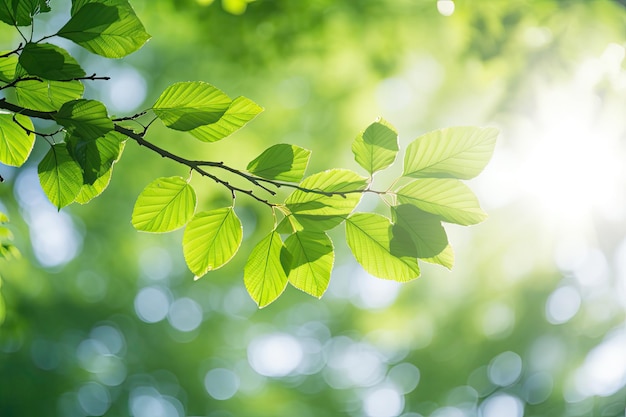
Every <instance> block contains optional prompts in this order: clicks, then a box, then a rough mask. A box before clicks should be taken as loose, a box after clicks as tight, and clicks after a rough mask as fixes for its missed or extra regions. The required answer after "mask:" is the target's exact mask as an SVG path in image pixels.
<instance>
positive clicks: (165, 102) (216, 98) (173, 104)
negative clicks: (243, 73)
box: [152, 81, 232, 131]
mask: <svg viewBox="0 0 626 417" xmlns="http://www.w3.org/2000/svg"><path fill="white" fill-rule="evenodd" d="M231 102H232V100H231V99H230V97H228V96H227V95H226V94H224V93H223V92H222V91H221V90H219V89H217V88H215V87H213V86H212V85H211V84H208V83H205V82H201V81H191V82H180V83H176V84H173V85H171V86H169V87H167V88H166V89H165V91H163V93H162V94H161V96H160V97H159V99H158V100H157V101H156V103H154V106H152V110H153V111H154V114H156V116H157V117H158V118H159V119H161V120H162V121H163V123H164V124H165V126H167V127H169V128H170V129H175V130H182V131H189V130H192V129H196V128H198V127H200V126H206V125H209V124H212V123H215V122H217V121H218V120H219V119H220V118H221V117H222V116H223V115H224V113H225V112H226V110H228V108H229V106H230V104H231Z"/></svg>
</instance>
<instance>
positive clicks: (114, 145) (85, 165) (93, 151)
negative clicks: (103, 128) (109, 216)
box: [66, 131, 126, 184]
mask: <svg viewBox="0 0 626 417" xmlns="http://www.w3.org/2000/svg"><path fill="white" fill-rule="evenodd" d="M125 138H126V137H125V136H124V135H122V134H121V133H118V132H115V131H110V132H108V133H106V134H104V135H103V136H100V137H96V138H89V139H83V138H81V137H77V136H70V137H68V138H67V139H66V142H67V147H68V150H69V151H70V155H72V157H73V158H74V160H75V161H76V162H78V164H79V165H80V166H81V168H82V169H83V179H84V183H85V184H93V183H94V182H95V181H96V180H97V179H98V178H100V177H101V176H102V175H104V174H105V173H106V172H108V171H109V169H110V168H111V166H112V165H113V162H115V161H116V160H117V159H118V158H119V156H120V151H121V149H122V142H123V141H124V139H125Z"/></svg>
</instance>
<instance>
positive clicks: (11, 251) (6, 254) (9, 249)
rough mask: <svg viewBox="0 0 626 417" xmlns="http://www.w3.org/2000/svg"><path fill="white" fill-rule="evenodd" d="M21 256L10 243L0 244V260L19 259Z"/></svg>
mask: <svg viewBox="0 0 626 417" xmlns="http://www.w3.org/2000/svg"><path fill="white" fill-rule="evenodd" d="M20 256H21V254H20V251H19V249H17V247H15V245H13V244H11V243H2V244H0V258H3V259H6V260H11V259H19V257H20Z"/></svg>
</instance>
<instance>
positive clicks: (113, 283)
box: [0, 0, 626, 417]
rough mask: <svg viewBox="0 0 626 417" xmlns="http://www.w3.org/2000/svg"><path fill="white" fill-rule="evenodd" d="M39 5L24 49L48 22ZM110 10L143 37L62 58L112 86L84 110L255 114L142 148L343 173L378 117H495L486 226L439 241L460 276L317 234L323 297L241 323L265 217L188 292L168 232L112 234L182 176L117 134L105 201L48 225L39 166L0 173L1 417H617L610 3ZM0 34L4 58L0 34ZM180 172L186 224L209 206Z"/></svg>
mask: <svg viewBox="0 0 626 417" xmlns="http://www.w3.org/2000/svg"><path fill="white" fill-rule="evenodd" d="M52 3H53V4H52V6H53V8H54V10H53V13H51V14H48V15H46V16H42V19H40V20H39V21H38V22H39V23H38V26H37V31H40V32H41V33H42V34H44V33H45V34H49V33H53V32H54V31H56V30H57V29H58V28H59V27H60V26H61V25H62V24H63V22H64V19H66V18H67V16H68V14H69V2H68V1H55V2H52ZM131 3H132V5H133V6H134V7H135V9H136V11H137V14H138V16H139V17H140V18H141V20H142V21H143V22H144V25H145V26H146V29H147V31H148V32H149V33H150V34H151V35H152V36H153V39H152V40H151V41H150V42H149V43H148V44H146V45H145V46H144V48H143V49H141V50H140V51H139V52H137V53H135V54H133V55H131V56H129V57H127V58H126V59H123V60H106V59H104V58H99V57H97V56H94V55H90V54H89V53H88V52H86V51H84V50H82V49H80V48H78V47H76V46H74V45H72V44H71V43H69V42H68V43H65V42H59V44H62V45H63V46H64V47H67V48H68V49H69V50H70V52H71V53H72V54H73V55H74V56H75V57H76V58H77V59H78V60H79V62H81V63H83V65H84V67H85V69H86V71H87V73H88V74H90V73H92V72H97V73H98V75H109V76H111V77H112V79H111V80H110V81H108V82H106V83H104V82H98V83H94V84H88V88H87V91H86V96H87V97H88V98H93V99H98V100H102V101H103V102H105V103H106V104H107V106H109V109H110V110H111V111H112V112H114V113H116V115H130V114H133V113H135V112H137V111H139V110H142V109H144V108H146V107H149V106H150V105H151V104H152V103H154V101H155V100H156V98H157V97H158V96H159V94H160V93H161V91H163V89H165V87H166V86H168V85H170V84H173V83H174V82H177V81H187V80H203V81H207V82H210V83H212V84H214V85H215V86H217V87H219V88H220V89H222V90H224V91H225V92H226V93H227V94H229V95H230V96H231V97H236V96H239V95H245V96H246V97H249V98H251V99H253V100H254V101H256V102H257V103H259V104H260V105H262V106H264V107H265V109H266V111H265V112H264V113H262V114H261V115H260V116H259V117H258V118H257V119H256V120H255V121H254V122H252V123H251V124H250V125H249V126H248V127H246V128H245V129H243V130H242V131H240V132H238V133H236V134H235V135H233V136H232V137H229V138H227V139H225V140H223V141H221V142H218V143H215V144H208V145H207V144H201V143H200V142H198V141H196V140H195V139H193V138H192V137H191V136H189V135H185V134H183V133H180V132H174V131H168V130H167V129H165V128H163V127H162V126H158V125H157V124H155V126H154V127H153V128H151V131H150V134H149V136H148V138H149V139H151V140H153V141H154V142H156V143H159V144H160V145H162V146H165V147H167V148H168V149H170V150H173V151H176V152H177V153H180V154H181V155H186V156H193V157H194V158H195V157H198V156H201V157H202V158H204V159H211V160H223V161H225V162H227V163H228V164H230V165H232V166H236V167H240V168H245V166H246V164H247V163H248V161H250V160H251V159H253V158H254V157H255V156H256V155H258V154H259V153H260V152H261V151H262V150H263V149H265V148H267V147H269V146H270V145H272V144H275V143H281V142H286V143H293V144H296V145H299V146H302V147H305V148H308V149H311V150H312V151H313V155H312V160H311V164H310V165H309V170H308V173H309V174H311V173H314V172H318V171H321V170H324V169H328V168H333V167H345V168H350V169H354V170H357V171H358V170H359V168H358V166H357V164H356V163H355V162H354V161H353V159H352V158H353V155H352V152H351V150H350V146H351V142H352V140H353V139H354V137H355V136H356V135H357V134H358V133H359V132H360V131H362V130H363V129H364V128H365V127H366V126H367V125H369V123H371V122H372V121H373V120H374V119H375V118H376V117H377V116H382V117H384V118H385V119H387V120H388V121H390V122H391V123H392V124H393V125H395V126H396V128H397V129H398V131H399V133H400V142H401V146H402V147H406V145H407V144H408V143H409V142H410V141H412V140H413V139H415V138H416V137H417V136H419V135H420V134H422V133H425V132H427V131H429V130H433V129H437V128H441V127H447V126H457V125H476V126H494V127H498V128H499V129H500V130H501V135H500V137H499V142H498V146H497V149H496V152H495V155H494V158H493V160H492V161H491V163H490V165H489V166H488V168H487V169H486V170H485V172H484V173H483V174H482V175H481V176H480V177H479V178H477V179H475V180H472V181H471V182H470V183H469V185H470V186H471V187H472V189H474V190H475V192H476V193H477V194H478V196H479V198H480V200H481V202H482V206H483V208H484V209H485V210H486V211H487V212H488V213H489V215H490V217H489V219H488V220H487V221H486V222H484V223H482V224H480V225H478V226H474V227H471V228H463V227H458V226H456V227H455V226H451V227H448V228H447V230H448V233H449V235H450V241H451V243H452V246H453V247H454V250H455V253H456V264H455V268H454V269H453V270H452V271H447V270H444V269H443V268H440V267H437V266H433V265H425V264H424V265H423V267H422V276H421V278H420V279H418V280H416V281H414V282H411V283H409V284H405V285H400V284H397V283H394V282H390V281H384V280H379V279H375V278H373V277H371V276H369V275H368V274H367V273H365V272H364V271H363V270H362V269H361V268H360V267H359V266H358V265H357V264H356V263H355V261H354V260H353V259H352V257H351V255H350V253H349V250H348V249H347V245H346V244H345V241H343V242H342V236H343V231H342V230H336V231H334V232H333V237H335V238H336V239H335V245H336V251H337V259H336V264H335V269H334V272H333V276H332V279H331V284H330V288H329V290H328V291H327V293H326V294H325V296H324V297H323V298H322V299H321V300H317V299H314V298H312V297H310V296H307V295H306V294H304V293H301V292H300V291H298V290H296V289H294V288H291V287H290V288H288V289H287V290H286V291H285V293H284V294H283V295H282V296H281V297H280V298H279V299H278V300H277V301H276V302H274V303H273V304H272V305H270V306H269V307H267V308H265V309H262V310H258V309H257V308H256V305H255V304H254V302H253V301H252V300H251V299H250V297H249V296H248V295H247V293H246V290H245V288H244V285H243V278H242V277H243V265H244V263H245V261H246V257H247V254H248V253H249V252H250V250H251V248H252V246H253V245H254V244H255V243H256V242H257V241H258V240H259V239H260V237H262V236H264V235H265V234H266V233H267V232H268V231H269V230H270V227H271V223H272V219H271V214H270V213H269V210H267V208H266V207H262V206H260V205H258V204H254V201H253V200H251V199H246V198H245V197H244V196H242V197H240V198H239V199H238V203H237V204H238V205H237V210H238V214H239V216H240V217H241V218H242V221H243V224H244V243H243V246H242V248H241V250H240V252H239V253H238V255H237V256H236V257H235V258H234V260H233V262H231V263H230V264H229V265H228V266H226V267H224V268H222V269H220V270H218V271H215V272H213V273H211V274H209V275H207V276H205V277H204V278H202V279H201V280H199V281H197V282H194V281H193V274H192V273H190V272H189V271H188V270H187V268H186V266H185V264H184V259H183V256H182V249H181V245H180V242H181V239H182V232H181V231H178V232H174V233H170V234H166V235H151V234H144V233H138V232H136V231H135V230H134V229H133V228H132V226H131V224H130V216H131V212H132V208H133V204H134V200H135V198H136V197H137V195H138V194H139V193H140V191H141V190H142V189H143V187H144V186H145V185H147V184H148V183H149V182H150V181H151V180H152V179H154V178H155V177H157V176H172V175H183V176H186V171H185V170H184V169H183V168H182V167H179V166H177V165H176V164H174V163H168V162H167V161H163V160H162V159H161V158H160V157H158V155H155V154H150V153H148V152H146V151H145V150H143V149H140V148H139V147H138V146H136V144H134V143H128V144H127V146H126V150H125V154H124V156H123V157H122V159H121V161H120V162H119V163H118V164H117V165H116V166H115V173H114V175H113V179H112V183H111V185H110V187H109V189H108V190H107V191H106V192H105V193H104V194H103V195H102V196H101V197H99V198H98V199H96V200H94V201H93V202H92V203H90V204H88V205H86V206H79V205H72V206H71V207H68V208H66V209H63V210H62V211H61V212H60V213H58V212H57V210H56V209H55V208H54V207H53V206H52V205H51V204H50V203H48V202H47V200H46V199H45V196H44V195H43V193H42V192H41V190H40V187H39V184H38V179H37V173H36V163H37V161H38V159H39V157H37V158H33V159H31V160H30V161H29V163H28V164H27V165H26V166H24V167H22V168H20V169H12V168H9V167H6V166H0V175H2V176H3V177H4V178H5V179H6V182H5V183H3V184H0V211H2V212H6V213H7V214H8V215H9V217H10V218H11V223H10V228H11V230H12V231H13V233H14V235H15V244H16V245H17V246H18V247H19V249H20V250H21V251H22V254H23V256H22V258H21V259H20V260H16V261H11V262H0V275H1V276H2V281H1V284H2V285H1V289H0V294H1V301H0V322H1V323H2V324H1V325H0V415H1V416H3V417H5V416H6V417H9V416H63V417H85V416H103V415H106V416H135V417H183V416H210V417H235V416H236V417H248V416H249V417H264V416H267V417H270V416H271V417H283V416H284V417H291V416H299V417H313V416H316V417H317V416H354V417H361V416H363V417H396V416H402V417H427V416H432V417H471V416H481V417H521V416H535V417H539V416H546V417H548V416H550V417H552V416H609V417H610V416H623V415H624V413H625V408H626V388H625V385H626V326H625V322H624V319H625V312H626V239H625V237H626V224H625V220H626V192H625V189H626V188H625V187H626V184H625V182H626V171H625V166H626V164H625V163H624V160H625V158H626V66H625V64H624V57H625V54H626V50H625V47H626V10H625V7H624V4H623V2H622V1H609V0H606V1H605V0H595V1H578V0H563V1H556V0H536V1H532V0H488V1H469V0H465V1H463V0H458V1H456V0H455V1H451V0H439V1H437V0H353V1H332V0H306V1H305V0H302V1H287V0H257V1H251V0H223V1H219V0H216V1H214V2H213V1H211V0H162V1H158V2H156V1H149V0H132V1H131ZM0 39H2V41H1V43H2V45H1V46H2V48H4V49H9V48H10V47H11V46H13V45H15V44H17V43H18V42H19V38H18V37H17V36H16V33H15V32H14V31H13V30H11V28H9V27H7V26H4V25H3V26H2V27H1V28H0ZM53 41H54V42H57V40H53ZM45 151H46V145H45V144H44V143H39V144H38V145H37V146H36V148H35V151H34V152H35V154H34V155H39V156H42V155H43V153H44V152H45ZM398 165H401V164H398ZM398 169H399V167H398ZM359 172H360V171H359ZM193 181H194V185H195V186H196V189H198V191H199V206H198V207H199V209H200V210H204V209H209V208H211V207H220V206H224V205H227V204H228V201H229V194H228V193H227V192H225V190H223V189H221V188H219V187H218V186H217V185H215V184H214V183H211V182H208V181H202V180H201V179H194V180H193ZM338 229H342V228H338Z"/></svg>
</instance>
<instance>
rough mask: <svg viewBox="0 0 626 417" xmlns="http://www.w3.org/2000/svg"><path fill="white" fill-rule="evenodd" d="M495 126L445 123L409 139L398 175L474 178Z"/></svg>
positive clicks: (482, 165)
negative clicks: (413, 138) (451, 125)
mask: <svg viewBox="0 0 626 417" xmlns="http://www.w3.org/2000/svg"><path fill="white" fill-rule="evenodd" d="M497 136H498V130H497V129H494V128H478V127H449V128H446V129H440V130H435V131H433V132H430V133H426V134H425V135H422V136H420V137H419V138H417V139H416V140H415V141H413V142H412V143H411V144H410V145H409V146H408V147H407V150H406V154H405V156H404V172H403V174H402V175H404V176H407V177H413V178H460V179H470V178H474V177H475V176H477V175H478V174H480V172H481V171H482V170H483V169H484V168H485V166H486V165H487V163H488V162H489V159H491V155H492V154H493V149H494V147H495V145H496V138H497Z"/></svg>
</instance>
